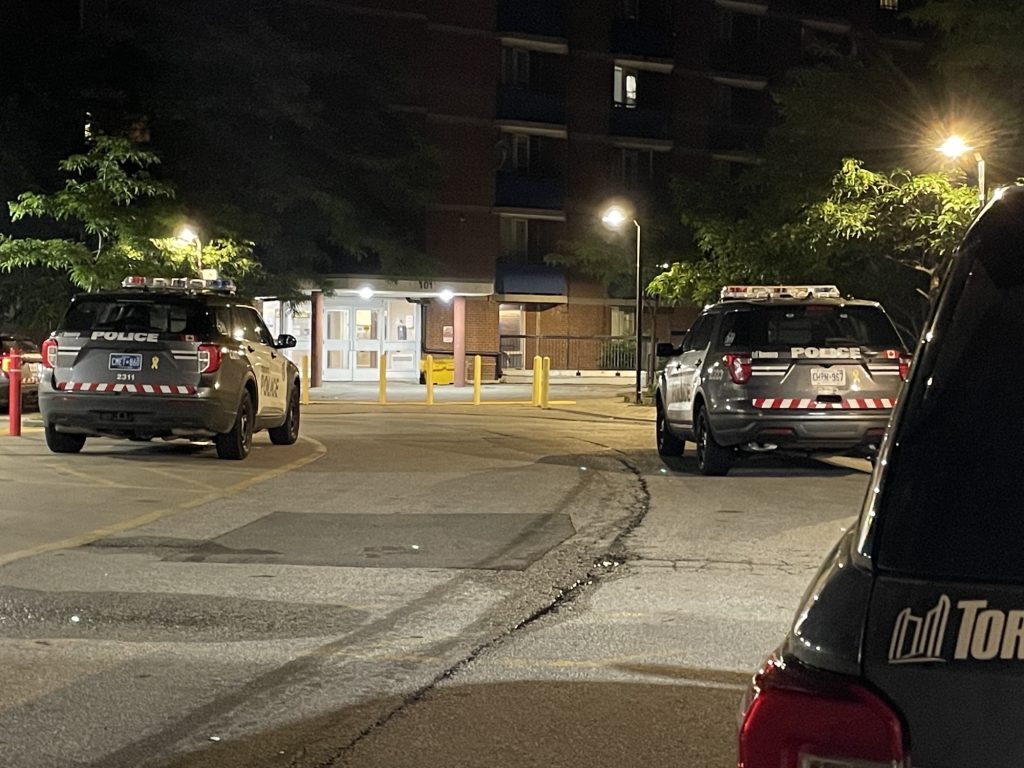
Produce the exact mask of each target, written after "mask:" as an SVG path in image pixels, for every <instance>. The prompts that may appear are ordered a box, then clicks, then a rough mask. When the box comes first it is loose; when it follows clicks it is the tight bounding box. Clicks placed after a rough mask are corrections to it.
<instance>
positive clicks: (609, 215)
mask: <svg viewBox="0 0 1024 768" xmlns="http://www.w3.org/2000/svg"><path fill="white" fill-rule="evenodd" d="M601 221H602V222H603V223H604V225H605V226H606V227H608V228H609V229H614V230H617V231H621V229H622V226H623V224H625V223H626V222H627V221H632V222H633V225H634V226H635V227H636V389H635V391H634V393H633V394H634V396H635V401H636V404H637V405H639V404H640V403H641V402H642V399H641V397H640V371H641V364H640V349H641V346H642V345H643V311H644V301H643V292H642V291H641V289H640V222H638V221H637V220H636V219H634V218H633V217H632V216H631V215H630V214H628V213H627V212H626V211H625V209H623V208H622V207H621V206H618V205H613V206H611V207H609V208H608V209H607V210H606V211H605V212H604V213H603V214H602V215H601Z"/></svg>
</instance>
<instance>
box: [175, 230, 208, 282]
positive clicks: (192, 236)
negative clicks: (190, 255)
mask: <svg viewBox="0 0 1024 768" xmlns="http://www.w3.org/2000/svg"><path fill="white" fill-rule="evenodd" d="M178 237H180V238H181V239H182V240H186V241H188V242H192V241H195V244H196V260H197V262H198V266H199V276H200V277H202V275H203V241H202V240H200V239H199V235H198V234H197V233H196V231H195V230H194V229H192V227H187V226H186V227H182V228H181V229H179V230H178Z"/></svg>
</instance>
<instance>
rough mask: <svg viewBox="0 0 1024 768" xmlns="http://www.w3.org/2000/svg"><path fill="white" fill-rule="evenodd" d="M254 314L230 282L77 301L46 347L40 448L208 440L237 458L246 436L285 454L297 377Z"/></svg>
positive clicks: (173, 283)
mask: <svg viewBox="0 0 1024 768" xmlns="http://www.w3.org/2000/svg"><path fill="white" fill-rule="evenodd" d="M294 346H295V338H294V337H293V336H289V335H287V334H282V335H281V336H279V337H278V338H277V339H276V340H275V339H274V338H273V337H272V336H271V334H270V331H269V330H267V327H266V325H265V324H264V323H263V320H262V318H261V317H260V315H259V313H258V312H257V311H256V309H255V308H254V307H252V306H251V305H250V304H248V303H247V302H244V301H240V300H239V299H237V298H235V296H234V295H233V285H231V284H230V283H229V282H228V281H223V280H216V281H202V280H188V279H185V278H177V279H174V280H166V279H160V278H156V279H146V278H142V277H131V278H127V279H126V280H125V282H124V285H123V288H122V289H121V290H118V291H105V292H101V293H86V294H79V295H77V296H75V297H74V299H73V300H72V301H71V305H70V306H69V307H68V309H67V312H66V313H65V314H64V318H63V319H62V320H61V322H60V324H59V325H58V326H57V329H56V330H55V331H54V332H53V333H52V334H51V336H50V338H48V339H46V341H44V342H43V346H42V353H43V365H44V366H45V369H46V370H45V375H44V376H43V378H42V381H41V382H40V392H39V408H40V412H41V413H42V417H43V424H44V427H45V434H46V444H47V446H49V448H50V450H51V451H54V452H57V453H76V452H78V451H80V450H81V449H82V446H83V445H84V444H85V440H86V437H88V436H102V437H122V438H129V439H132V440H150V439H152V438H164V439H173V438H182V439H187V440H208V439H210V438H213V440H214V441H215V443H216V446H217V455H218V456H220V457H221V458H225V459H243V458H245V457H246V456H247V455H248V454H249V451H250V449H251V446H252V435H253V432H254V431H256V430H259V429H264V428H265V429H267V430H268V432H269V434H270V439H271V442H273V443H275V444H277V445H289V444H291V443H294V442H295V441H296V439H297V438H298V434H299V373H298V369H297V368H296V366H295V365H294V364H293V363H292V362H291V361H290V360H288V359H287V358H286V357H285V356H284V355H283V354H282V353H281V352H280V350H281V349H283V348H288V347H294Z"/></svg>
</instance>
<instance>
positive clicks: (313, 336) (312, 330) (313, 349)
mask: <svg viewBox="0 0 1024 768" xmlns="http://www.w3.org/2000/svg"><path fill="white" fill-rule="evenodd" d="M309 311H310V315H309V366H310V369H311V370H310V377H309V383H310V386H313V387H319V386H322V385H323V383H324V382H323V377H324V366H323V354H324V292H323V291H321V290H314V291H313V293H312V295H311V296H310V310H309Z"/></svg>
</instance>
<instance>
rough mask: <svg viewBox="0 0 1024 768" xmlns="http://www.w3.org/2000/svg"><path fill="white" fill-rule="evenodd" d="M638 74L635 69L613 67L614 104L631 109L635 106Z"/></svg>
mask: <svg viewBox="0 0 1024 768" xmlns="http://www.w3.org/2000/svg"><path fill="white" fill-rule="evenodd" d="M638 80H639V74H638V73H637V71H636V70H635V69H628V68H626V67H616V68H615V88H614V95H615V104H616V106H619V107H627V108H630V109H632V108H633V107H635V106H636V96H637V81H638Z"/></svg>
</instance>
